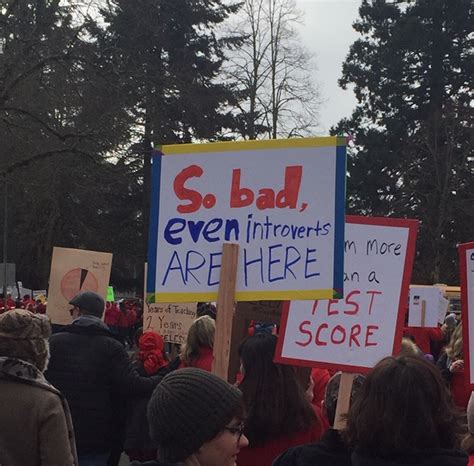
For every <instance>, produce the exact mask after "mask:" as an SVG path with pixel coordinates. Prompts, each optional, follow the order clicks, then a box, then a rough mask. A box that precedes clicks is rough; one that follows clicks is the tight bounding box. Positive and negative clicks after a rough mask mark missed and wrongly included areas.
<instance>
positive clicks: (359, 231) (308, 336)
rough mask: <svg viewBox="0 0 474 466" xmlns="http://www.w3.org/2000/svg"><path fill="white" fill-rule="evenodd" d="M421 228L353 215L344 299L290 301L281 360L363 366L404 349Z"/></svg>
mask: <svg viewBox="0 0 474 466" xmlns="http://www.w3.org/2000/svg"><path fill="white" fill-rule="evenodd" d="M417 228H418V222H417V221H415V220H401V219H400V220H399V219H379V218H370V217H354V216H348V217H347V218H346V239H345V263H344V280H345V283H344V294H345V297H344V299H340V300H335V299H331V300H328V301H323V300H319V301H314V302H310V301H293V302H290V303H287V304H286V308H284V311H283V317H282V327H281V333H280V337H279V341H278V347H277V353H276V357H275V360H276V361H278V362H282V363H289V364H297V365H310V366H317V365H322V366H324V367H332V368H334V369H341V370H343V371H346V372H355V371H362V372H363V371H366V370H368V369H370V368H371V367H373V366H374V365H375V364H376V363H377V362H378V361H379V360H380V359H382V358H383V357H385V356H389V355H391V354H393V353H394V352H396V351H398V348H399V347H400V344H401V335H402V326H403V317H404V311H405V308H406V302H407V297H408V286H409V280H410V275H411V270H412V266H413V257H414V251H415V240H416V231H417Z"/></svg>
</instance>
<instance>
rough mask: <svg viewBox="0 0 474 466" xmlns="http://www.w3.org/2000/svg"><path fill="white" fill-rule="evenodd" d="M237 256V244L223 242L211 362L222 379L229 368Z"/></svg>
mask: <svg viewBox="0 0 474 466" xmlns="http://www.w3.org/2000/svg"><path fill="white" fill-rule="evenodd" d="M238 257H239V245H238V244H233V243H232V244H231V243H224V245H223V248H222V263H221V275H220V281H219V291H218V294H217V316H216V333H215V337H214V352H213V353H214V362H213V364H212V373H213V374H215V375H217V376H218V377H221V378H222V379H224V380H227V374H228V370H229V357H230V343H231V336H232V321H233V318H234V312H235V287H236V281H237V263H238Z"/></svg>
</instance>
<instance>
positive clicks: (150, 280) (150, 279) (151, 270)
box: [144, 150, 163, 301]
mask: <svg viewBox="0 0 474 466" xmlns="http://www.w3.org/2000/svg"><path fill="white" fill-rule="evenodd" d="M162 157H163V153H162V152H160V151H158V150H154V151H153V155H152V159H151V162H152V168H151V202H150V226H149V233H148V273H147V287H146V291H147V293H153V295H154V294H155V288H156V283H155V282H156V255H157V245H158V217H159V213H160V189H159V188H160V181H161V159H162ZM144 298H145V299H146V298H147V297H146V296H144ZM153 301H154V299H153Z"/></svg>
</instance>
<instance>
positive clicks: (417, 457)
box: [0, 292, 474, 466]
mask: <svg viewBox="0 0 474 466" xmlns="http://www.w3.org/2000/svg"><path fill="white" fill-rule="evenodd" d="M70 306H71V307H70V308H69V309H65V310H64V312H65V313H67V312H68V311H69V313H70V315H71V324H70V325H67V326H63V327H61V328H59V329H55V333H54V334H52V331H51V325H50V322H49V319H48V317H47V316H46V315H44V314H43V313H41V312H36V313H35V312H32V310H31V309H28V307H27V306H26V307H25V308H17V307H16V305H15V307H14V308H12V309H10V310H8V311H5V312H3V313H2V314H0V390H1V393H2V403H0V422H2V428H1V429H0V464H1V465H2V466H16V465H25V466H26V465H52V466H55V465H58V466H60V465H61V466H69V465H75V466H76V465H79V466H105V465H107V466H108V465H110V466H112V465H118V463H119V460H120V457H121V455H122V454H123V452H125V453H126V454H127V455H128V457H129V459H130V461H131V464H132V465H134V466H135V465H140V464H141V465H149V466H171V465H175V466H235V465H236V466H271V465H274V466H310V465H312V466H318V465H335V466H338V465H340V466H345V465H353V466H376V465H378V466H397V465H426V466H438V465H439V466H466V465H468V464H469V465H473V464H474V395H473V394H471V392H470V391H469V390H468V389H467V385H466V374H465V372H464V362H463V349H462V348H463V345H462V323H460V322H458V321H457V319H456V318H455V316H451V315H450V316H448V317H447V318H446V322H445V324H444V325H443V326H440V328H439V329H435V330H434V331H433V329H421V330H420V329H416V330H415V331H413V329H410V328H406V329H405V331H404V340H403V344H402V350H401V353H400V354H399V355H397V356H394V357H387V358H385V359H383V360H382V361H380V362H379V363H378V364H377V365H376V366H375V367H374V368H373V369H372V370H371V371H370V372H369V373H368V374H367V376H363V375H356V376H355V377H354V382H353V383H352V389H351V393H350V398H351V403H350V409H349V412H348V413H347V416H346V422H345V427H344V428H339V429H335V428H334V425H335V416H336V409H337V404H338V391H339V384H340V380H341V373H339V372H336V373H334V372H332V371H329V370H327V369H324V368H302V367H295V366H291V365H283V364H277V363H275V362H274V360H273V359H274V354H275V348H276V344H277V340H278V337H277V335H275V327H274V326H267V325H264V324H260V323H253V324H252V326H251V328H250V329H249V335H248V336H247V337H246V338H244V339H243V340H242V342H241V343H240V345H239V348H238V354H239V358H240V363H241V365H240V371H239V374H238V375H237V378H236V379H237V380H236V383H235V384H230V383H228V382H226V381H224V380H221V379H219V378H218V377H216V376H214V375H213V374H212V373H211V370H212V363H213V346H214V334H215V321H214V319H215V318H216V309H215V307H214V306H213V305H211V304H209V303H199V306H198V309H197V315H198V318H197V319H196V320H195V321H194V323H193V324H192V326H191V328H190V330H189V332H188V335H187V341H186V343H185V345H183V346H182V348H181V351H180V353H179V354H178V355H177V356H176V357H174V358H171V357H170V353H169V351H167V347H166V345H165V343H164V340H163V338H162V336H161V335H159V334H157V333H155V332H151V331H147V332H145V333H143V331H142V330H141V329H138V328H137V326H138V323H139V322H140V311H139V310H138V306H135V305H133V304H130V303H128V304H127V303H125V302H121V303H118V304H115V303H105V302H104V300H103V299H102V298H101V297H100V296H99V295H97V294H96V293H93V292H82V293H79V294H78V295H77V296H76V297H74V298H73V299H72V300H71V301H70ZM130 315H131V316H130ZM124 316H125V317H124ZM129 316H130V318H129ZM217 318H218V317H217ZM120 322H122V323H123V324H125V322H127V326H125V325H120ZM122 328H127V332H125V331H124V330H122ZM132 330H133V331H132ZM440 343H442V344H441V345H440ZM434 349H436V351H435V350H434ZM20 439H21V440H20Z"/></svg>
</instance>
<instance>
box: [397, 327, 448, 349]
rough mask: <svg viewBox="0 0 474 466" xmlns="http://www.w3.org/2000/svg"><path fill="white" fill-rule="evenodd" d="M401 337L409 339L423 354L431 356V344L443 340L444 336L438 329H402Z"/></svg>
mask: <svg viewBox="0 0 474 466" xmlns="http://www.w3.org/2000/svg"><path fill="white" fill-rule="evenodd" d="M403 336H404V337H409V338H411V339H412V340H413V341H414V342H415V343H416V345H417V346H418V348H420V349H421V351H423V354H432V350H431V345H432V343H437V342H442V341H443V340H444V334H443V331H442V330H441V328H440V327H434V328H428V327H404V328H403Z"/></svg>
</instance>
